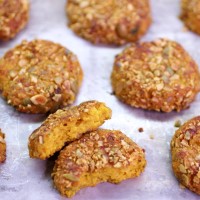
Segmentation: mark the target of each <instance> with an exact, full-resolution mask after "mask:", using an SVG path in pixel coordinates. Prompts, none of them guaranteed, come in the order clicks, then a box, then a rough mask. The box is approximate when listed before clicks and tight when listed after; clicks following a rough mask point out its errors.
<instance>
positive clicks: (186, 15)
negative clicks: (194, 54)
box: [180, 0, 200, 35]
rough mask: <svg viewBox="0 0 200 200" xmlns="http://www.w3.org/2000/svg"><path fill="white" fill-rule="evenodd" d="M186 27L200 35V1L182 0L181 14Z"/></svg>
mask: <svg viewBox="0 0 200 200" xmlns="http://www.w3.org/2000/svg"><path fill="white" fill-rule="evenodd" d="M180 18H181V19H182V21H183V22H184V23H185V25H186V27H187V28H189V29H190V30H191V31H193V32H195V33H197V34H199V35H200V20H199V19H200V1H199V0H181V16H180Z"/></svg>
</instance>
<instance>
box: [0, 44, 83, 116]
mask: <svg viewBox="0 0 200 200" xmlns="http://www.w3.org/2000/svg"><path fill="white" fill-rule="evenodd" d="M82 78H83V72H82V69H81V66H80V64H79V61H78V59H77V57H76V55H74V54H73V53H72V52H71V51H70V50H68V49H66V48H65V47H63V46H61V45H60V44H56V43H54V42H51V41H47V40H33V41H30V42H28V41H23V42H22V43H21V44H20V45H18V46H16V47H15V48H13V49H11V50H9V51H8V52H7V53H6V54H5V55H4V56H3V58H1V59H0V89H1V90H2V91H3V92H2V96H3V97H4V98H5V99H6V100H7V102H8V104H10V105H12V106H14V107H15V108H16V109H17V110H18V111H20V112H25V113H47V112H55V111H56V110H57V109H58V108H62V107H64V106H67V105H70V104H72V103H73V102H74V100H75V98H76V95H77V93H78V91H79V87H80V85H81V83H82Z"/></svg>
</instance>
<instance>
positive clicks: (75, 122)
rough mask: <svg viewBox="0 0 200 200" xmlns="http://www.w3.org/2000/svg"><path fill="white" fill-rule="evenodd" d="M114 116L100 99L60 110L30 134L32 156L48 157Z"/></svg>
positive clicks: (30, 152)
mask: <svg viewBox="0 0 200 200" xmlns="http://www.w3.org/2000/svg"><path fill="white" fill-rule="evenodd" d="M111 115H112V111H111V110H110V108H108V107H107V106H106V105H105V104H104V103H101V102H98V101H88V102H84V103H81V104H80V105H78V106H75V107H71V108H68V109H63V110H58V111H57V112H55V113H54V114H51V115H50V116H49V117H48V118H47V119H46V120H45V121H44V123H43V124H42V125H41V126H40V127H39V128H38V129H36V130H35V131H34V132H33V133H32V134H31V136H30V137H29V154H30V157H32V158H39V159H47V158H48V157H50V156H52V155H53V154H54V153H55V152H57V151H59V150H61V149H62V148H63V147H64V146H65V144H67V143H69V142H72V141H74V140H77V139H79V138H80V137H81V136H82V135H83V134H84V133H86V132H89V131H93V130H96V129H97V128H98V127H99V126H101V125H102V124H103V123H104V121H105V120H107V119H110V118H111Z"/></svg>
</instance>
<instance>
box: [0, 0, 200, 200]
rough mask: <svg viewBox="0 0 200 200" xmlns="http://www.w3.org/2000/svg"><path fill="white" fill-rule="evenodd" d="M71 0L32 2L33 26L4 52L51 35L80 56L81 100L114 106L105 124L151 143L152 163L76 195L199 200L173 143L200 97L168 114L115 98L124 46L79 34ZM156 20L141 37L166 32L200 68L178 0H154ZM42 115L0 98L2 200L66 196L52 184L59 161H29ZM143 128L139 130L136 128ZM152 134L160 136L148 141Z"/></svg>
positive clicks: (97, 199)
mask: <svg viewBox="0 0 200 200" xmlns="http://www.w3.org/2000/svg"><path fill="white" fill-rule="evenodd" d="M65 3H66V2H65V0H57V1H56V0H42V1H40V0H32V1H31V16H30V21H29V24H28V26H27V27H26V29H25V30H24V31H22V32H21V33H20V34H19V35H18V37H17V38H15V39H14V40H12V41H10V42H6V43H0V56H2V55H3V54H4V53H5V52H6V51H7V50H8V49H9V48H11V47H14V46H15V45H16V44H18V43H20V42H21V40H23V39H27V40H32V39H35V38H41V39H49V40H52V41H54V42H58V43H61V44H62V45H64V46H66V47H68V48H69V49H71V50H72V51H73V52H74V53H76V54H77V55H78V57H79V60H80V62H81V64H82V67H83V70H84V74H85V76H84V82H83V86H82V88H81V91H80V93H79V96H78V98H77V101H76V102H75V104H79V103H80V102H83V101H86V100H92V99H96V100H99V101H103V102H105V103H106V104H107V105H108V106H109V107H110V108H112V110H113V117H112V119H111V120H109V121H107V122H106V123H105V124H104V125H103V127H104V128H109V129H119V130H121V131H122V132H124V133H126V134H127V135H128V136H129V137H131V138H132V139H133V140H134V141H135V142H137V143H138V144H139V145H140V146H142V147H143V148H145V150H146V157H147V162H148V165H147V167H146V170H145V172H144V173H143V174H142V175H141V176H140V177H138V178H136V179H132V180H128V181H124V182H122V183H121V184H119V185H113V184H109V183H102V184H99V185H98V186H96V187H94V188H87V189H83V190H81V191H80V192H78V194H77V195H76V196H75V197H74V198H73V200H80V199H81V200H82V199H83V200H91V199H93V200H115V199H116V200H125V199H126V200H133V199H134V200H138V199H140V200H153V199H159V200H172V199H176V200H182V199H189V200H197V199H200V197H199V196H197V195H195V194H194V193H192V192H190V191H188V190H186V189H185V190H183V189H181V188H180V187H179V183H178V182H177V180H176V179H175V178H174V175H173V173H172V170H171V158H170V151H169V150H170V148H169V144H170V141H171V138H172V135H173V134H174V131H175V128H174V121H175V120H176V119H180V120H181V121H182V122H184V121H186V120H188V119H190V118H192V117H194V116H197V115H198V114H199V113H200V96H198V98H197V99H196V101H195V102H194V103H192V104H191V107H190V108H189V109H187V110H184V111H182V112H180V113H176V112H172V113H169V114H165V113H157V112H150V111H144V110H141V109H134V108H131V107H129V106H127V105H124V104H123V103H121V102H120V101H118V100H117V99H116V97H115V96H113V95H112V89H111V85H110V74H111V70H112V65H113V60H114V56H115V55H116V54H118V53H119V52H120V51H121V50H122V49H123V47H121V48H113V47H97V46H94V45H91V44H90V43H88V42H86V41H84V40H83V39H81V38H79V37H77V36H76V35H75V34H74V33H73V32H72V31H71V30H69V29H68V28H67V26H66V23H67V19H66V17H65V11H64V6H65ZM151 4H152V12H153V24H152V26H151V28H150V30H149V32H148V33H147V34H146V35H145V37H143V39H142V40H144V41H147V40H153V39H156V38H158V37H167V38H170V39H172V40H176V41H177V42H179V43H181V44H182V45H183V46H184V47H185V48H186V50H188V51H189V53H190V54H191V55H192V56H193V58H194V59H195V60H196V61H197V62H198V64H199V65H200V48H199V46H200V36H197V35H195V34H193V33H191V32H189V31H188V32H184V31H183V23H182V22H181V21H180V20H179V18H178V15H179V13H180V8H179V5H180V2H179V0H152V1H151ZM44 119H45V116H44V115H28V114H21V113H18V112H16V111H15V110H14V109H13V108H12V107H10V106H9V105H7V104H6V102H5V101H4V100H2V99H0V127H1V128H2V130H3V131H4V132H5V133H6V141H7V160H6V163H5V164H2V165H0V200H61V199H65V198H64V197H61V196H60V194H59V193H58V192H57V191H56V190H55V189H54V188H53V184H52V181H51V177H50V173H51V169H52V165H53V161H52V160H50V161H40V160H36V159H30V158H29V155H28V148H27V141H28V136H29V135H30V134H31V132H32V131H33V130H34V129H35V128H37V127H39V126H40V124H41V122H42V121H43V120H44ZM140 127H143V128H144V132H143V133H139V132H138V128H140ZM150 136H154V139H150Z"/></svg>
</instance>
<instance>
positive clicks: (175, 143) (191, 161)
mask: <svg viewBox="0 0 200 200" xmlns="http://www.w3.org/2000/svg"><path fill="white" fill-rule="evenodd" d="M171 154H172V169H173V171H174V174H175V176H176V177H177V179H178V181H180V183H181V184H182V185H184V186H185V187H187V188H188V189H190V190H191V191H193V192H195V193H197V194H199V195H200V116H198V117H195V118H193V119H191V120H189V121H188V122H186V123H185V124H183V125H182V126H181V127H180V128H179V129H178V130H177V131H176V132H175V135H174V137H173V138H172V141H171Z"/></svg>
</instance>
